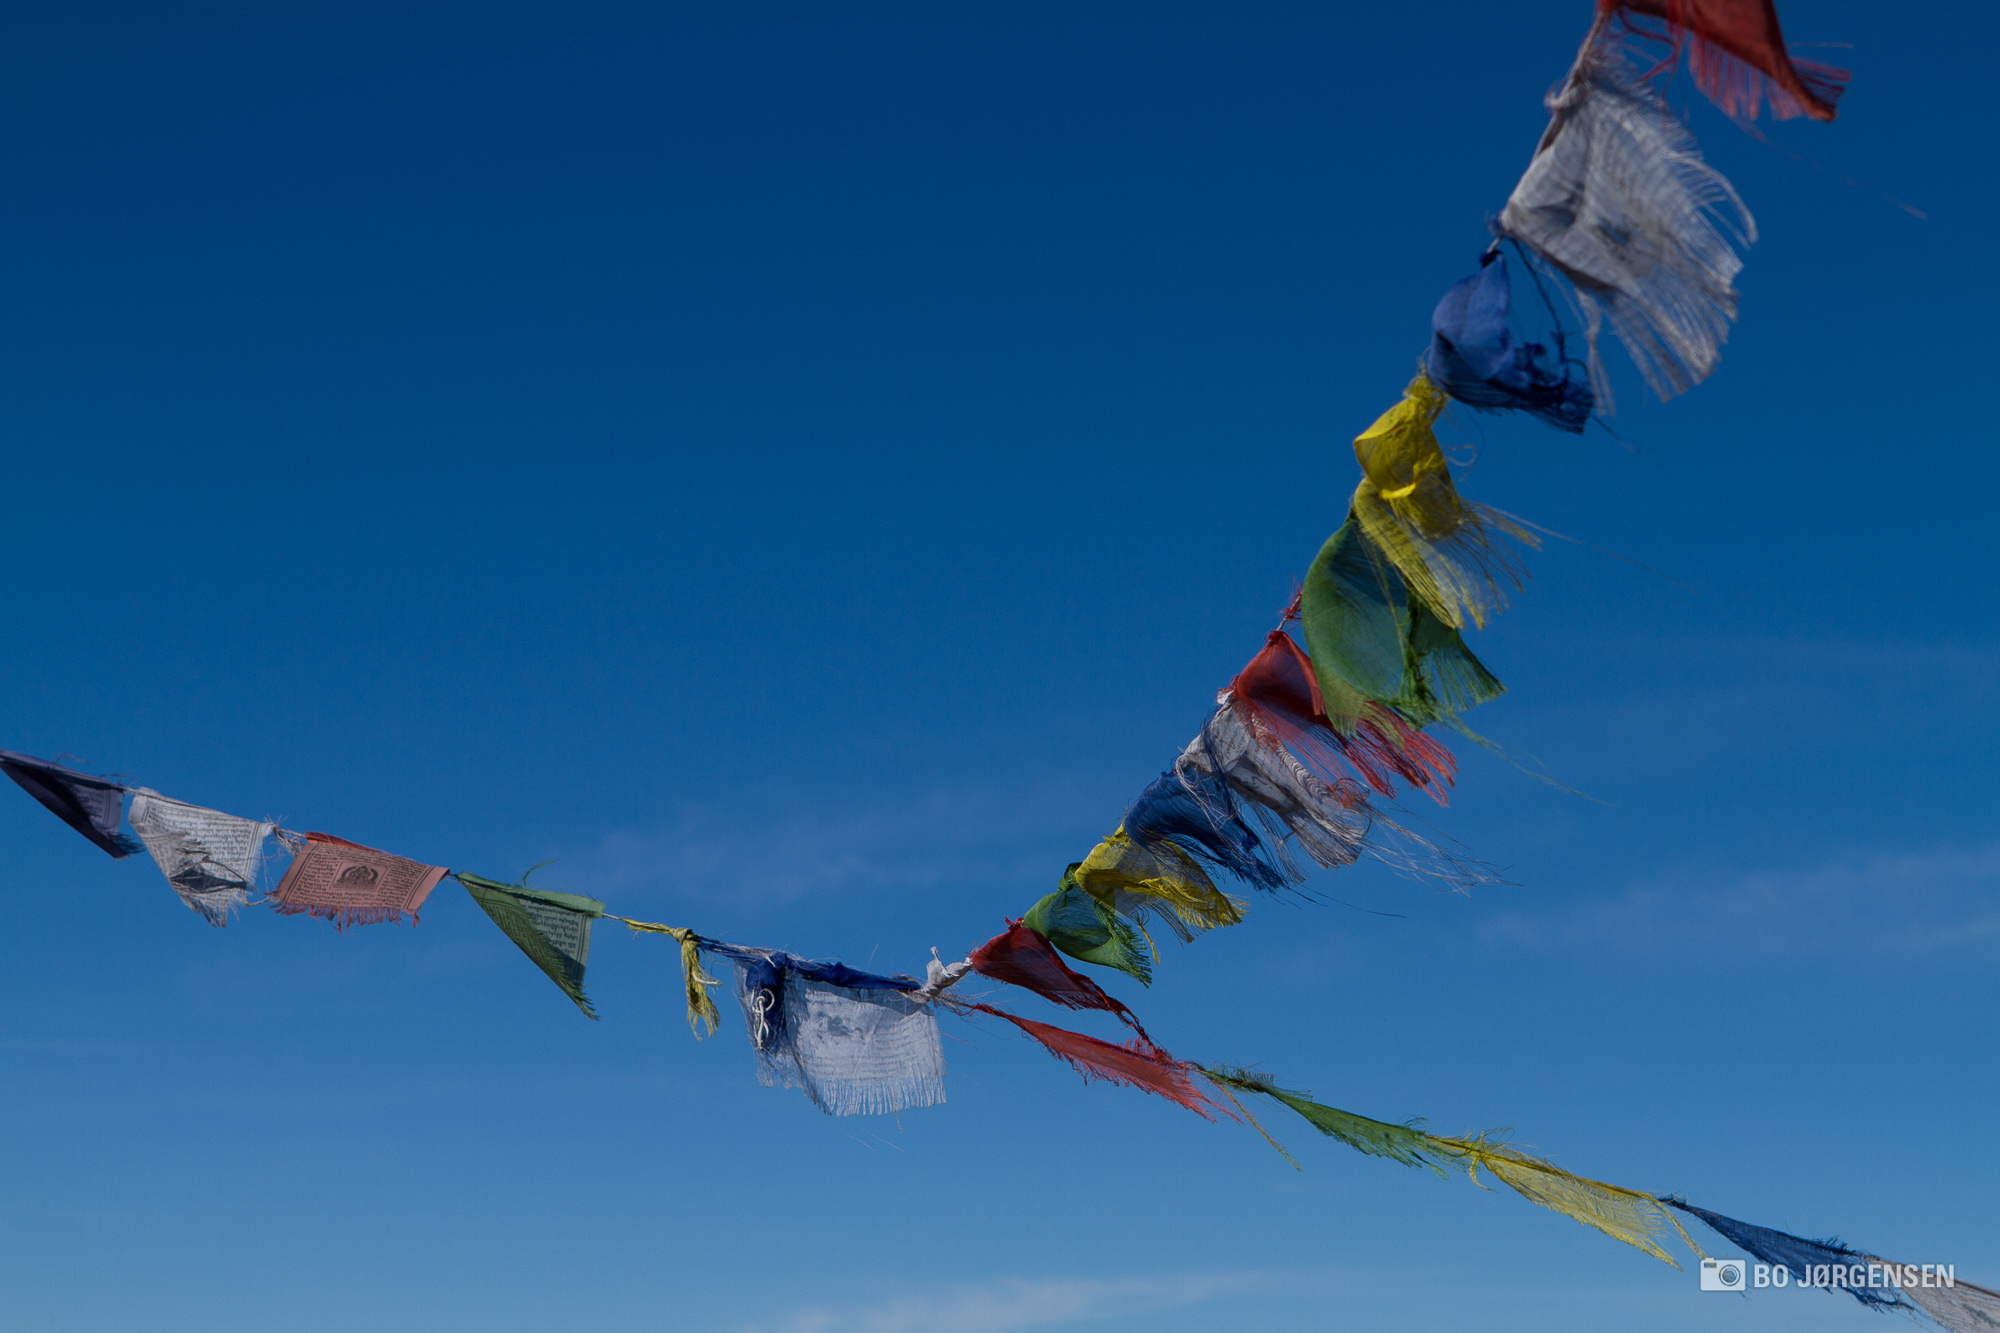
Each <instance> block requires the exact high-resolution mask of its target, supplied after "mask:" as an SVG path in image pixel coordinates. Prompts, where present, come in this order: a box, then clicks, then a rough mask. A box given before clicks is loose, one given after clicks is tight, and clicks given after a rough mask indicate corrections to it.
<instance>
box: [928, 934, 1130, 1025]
mask: <svg viewBox="0 0 2000 1333" xmlns="http://www.w3.org/2000/svg"><path fill="white" fill-rule="evenodd" d="M967 961H968V962H970V963H971V964H972V970H973V971H975V972H977V973H979V975H981V976H983V977H991V978H993V979H994V980H995V981H1004V982H1006V983H1007V984H1008V985H1010V986H1020V987H1022V988H1024V989H1027V990H1031V991H1033V992H1034V993H1035V994H1037V995H1039V996H1041V997H1042V998H1043V999H1045V1000H1047V1001H1049V1002H1050V1003H1051V1004H1059V1005H1061V1006H1062V1007H1063V1008H1065V1009H1102V1010H1104V1011H1105V1012H1106V1013H1112V1014H1116V1015H1118V1017H1120V1018H1122V1019H1124V1020H1125V1022H1126V1023H1128V1024H1130V1025H1131V1027H1132V1030H1133V1031H1134V1032H1137V1033H1138V1034H1139V1035H1140V1036H1142V1037H1143V1036H1145V1035H1146V1030H1145V1029H1144V1028H1142V1027H1140V1026H1139V1020H1138V1019H1137V1018H1135V1017H1133V1015H1132V1011H1131V1010H1130V1009H1127V1008H1126V1007H1125V1005H1124V1003H1123V1002H1122V1001H1120V1000H1118V999H1117V998H1115V997H1114V996H1112V995H1110V994H1108V993H1106V991H1105V989H1104V988H1103V987H1102V986H1100V985H1098V984H1097V983H1096V982H1095V981H1092V980H1091V979H1090V978H1089V977H1086V976H1084V975H1083V974H1082V973H1081V972H1076V971H1072V970H1071V968H1070V966H1069V964H1067V963H1065V962H1063V960H1062V958H1061V956H1060V955H1058V954H1057V953H1056V951H1055V948H1054V947H1053V946H1052V945H1050V943H1049V942H1048V940H1047V939H1046V938H1044V937H1043V936H1042V935H1040V934H1038V933H1036V932H1035V931H1034V930H1031V929H1030V928H1029V927H1028V926H1026V925H1024V924H1023V923H1021V922H1019V921H1009V922H1008V923H1007V929H1006V931H1004V932H1003V933H1001V934H999V935H995V936H994V937H993V938H992V939H990V940H988V941H986V943H984V944H982V945H980V946H979V947H978V948H977V949H974V950H973V951H972V953H971V954H970V955H968V957H967Z"/></svg>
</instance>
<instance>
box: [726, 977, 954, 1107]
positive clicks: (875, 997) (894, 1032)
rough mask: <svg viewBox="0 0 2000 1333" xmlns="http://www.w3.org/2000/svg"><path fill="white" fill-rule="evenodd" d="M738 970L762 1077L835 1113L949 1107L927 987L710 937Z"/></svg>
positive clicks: (906, 979)
mask: <svg viewBox="0 0 2000 1333" xmlns="http://www.w3.org/2000/svg"><path fill="white" fill-rule="evenodd" d="M701 947H702V948H705V949H707V950H709V951H710V952H711V953H716V954H720V955H721V956H722V957H724V958H728V959H729V960H731V961H732V962H734V963H735V964H736V975H737V996H738V999H739V1000H740V1001H741V1002H742V1005H743V1018H744V1022H745V1023H746V1024H747V1025H748V1027H749V1029H750V1042H751V1045H752V1046H754V1047H755V1048H756V1051H757V1077H758V1080H759V1081H760V1082H762V1083H763V1084H764V1086H765V1087H767V1088H768V1087H785V1088H797V1089H799V1090H800V1091H801V1092H803V1093H805V1095H806V1099H807V1100H808V1101H810V1102H811V1103H812V1104H813V1105H814V1106H817V1107H819V1108H820V1110H822V1111H825V1112H826V1113H827V1114H828V1115H879V1114H883V1113H886V1112H890V1111H904V1110H908V1109H910V1108H912V1107H917V1106H935V1105H937V1104H938V1103H940V1102H942V1101H944V1099H945V1092H944V1046H943V1043H942V1042H941V1041H940V1040H939V1037H938V1026H937V1015H936V1014H935V1013H933V1012H932V1010H931V1008H930V1006H929V1005H927V1004H923V1003H921V1002H919V1001H917V1000H915V999H912V998H911V996H910V992H912V991H915V990H917V989H919V983H917V982H916V981H913V980H912V979H910V978H909V977H880V976H875V975H873V974H872V973H868V972H861V971H857V970H855V969H854V968H851V967H847V966H845V965H844V964H841V963H822V962H815V961H812V960H810V959H805V958H797V957H794V956H793V955H791V954H788V953H783V952H780V951H779V950H776V949H758V948H752V947H749V946H746V945H740V944H723V943H721V942H720V941H717V940H709V939H703V940H702V941H701Z"/></svg>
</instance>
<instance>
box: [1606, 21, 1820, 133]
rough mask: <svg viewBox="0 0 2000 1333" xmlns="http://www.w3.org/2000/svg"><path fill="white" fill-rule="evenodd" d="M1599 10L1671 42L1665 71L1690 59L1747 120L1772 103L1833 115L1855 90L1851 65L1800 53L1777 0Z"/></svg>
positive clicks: (1780, 110)
mask: <svg viewBox="0 0 2000 1333" xmlns="http://www.w3.org/2000/svg"><path fill="white" fill-rule="evenodd" d="M1597 9H1598V12H1599V13H1600V14H1604V15H1610V14H1614V13H1615V14H1617V15H1618V16H1619V17H1620V18H1622V19H1623V20H1624V21H1625V23H1626V26H1627V27H1628V28H1629V29H1630V30H1631V32H1632V33H1633V34H1634V35H1635V36H1638V37H1641V38H1648V39H1652V40H1655V41H1661V42H1665V43H1667V44H1668V45H1669V46H1670V47H1671V48H1672V53H1671V54H1670V55H1669V56H1668V57H1667V59H1666V60H1665V61H1664V62H1662V66H1661V67H1662V69H1663V70H1664V69H1670V68H1672V67H1673V65H1674V64H1676V63H1678V62H1679V61H1680V60H1681V59H1683V58H1685V59H1686V61H1687V65H1688V72H1689V73H1690V74H1692V75H1694V81H1695V85H1696V86H1697V87H1699V88H1700V89H1701V90H1702V92H1704V93H1706V94H1707V95H1708V98H1709V100H1710V101H1712V102H1714V103H1715V104H1716V105H1717V106H1719V107H1721V108H1722V110H1723V111H1724V112H1725V113H1726V114H1728V115H1731V116H1735V117H1737V118H1738V119H1739V120H1755V119H1756V118H1757V112H1758V109H1759V107H1760V106H1761V105H1762V104H1763V103H1766V102H1768V103H1769V104H1770V107H1771V115H1772V117H1773V118H1774V119H1777V120H1785V119H1788V118H1790V117H1792V116H1811V117H1812V118H1813V119H1814V120H1832V119H1833V117H1834V103H1836V102H1838V101H1839V100H1840V95H1841V94H1842V93H1843V92H1846V91H1847V81H1848V79H1849V78H1850V77H1851V76H1850V75H1849V74H1848V72H1847V71H1846V70H1844V69H1836V68H1834V67H1833V66H1832V65H1822V64H1820V63H1819V62H1817V61H1813V60H1794V59H1793V58H1792V56H1791V54H1790V53H1789V52H1788V51H1787V50H1786V49H1785V34H1784V32H1783V31H1782V30H1781V29H1780V28H1779V26H1778V7H1777V5H1776V4H1775V3H1773V0H1597ZM1648 19H1650V20H1653V21H1654V22H1655V23H1657V24H1658V26H1657V27H1655V26H1653V24H1652V23H1648V22H1646V21H1645V20H1648Z"/></svg>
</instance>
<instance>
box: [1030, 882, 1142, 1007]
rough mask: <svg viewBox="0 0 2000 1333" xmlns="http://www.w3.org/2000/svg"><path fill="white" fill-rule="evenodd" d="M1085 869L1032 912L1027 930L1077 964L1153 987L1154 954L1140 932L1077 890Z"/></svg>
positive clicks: (1108, 908) (1031, 908)
mask: <svg viewBox="0 0 2000 1333" xmlns="http://www.w3.org/2000/svg"><path fill="white" fill-rule="evenodd" d="M1081 864H1082V862H1080V861H1079V862H1078V863H1077V865H1072V866H1071V867H1070V868H1069V869H1068V870H1066V871H1064V872H1063V877H1062V884H1061V885H1060V886H1059V887H1058V888H1057V889H1056V891H1055V892H1054V893H1051V894H1050V895H1049V896H1048V897H1046V898H1044V899H1042V900H1041V901H1040V902H1038V903H1036V904H1035V905H1034V906H1033V907H1030V908H1029V909H1028V914H1027V915H1026V916H1024V917H1022V918H1021V924H1022V925H1024V926H1026V927H1027V928H1028V929H1029V930H1032V931H1034V932H1035V933H1036V934H1037V935H1040V936H1041V937H1042V938H1043V939H1045V940H1047V941H1048V942H1049V943H1050V944H1053V945H1055V946H1056V948H1058V949H1061V950H1062V951H1063V952H1064V953H1066V954H1068V955H1069V956H1070V957H1072V958H1080V959H1082V960H1083V961H1084V962H1086V963H1096V964H1097V965H1098V966H1100V967H1115V968H1117V969H1118V970H1119V971H1120V972H1123V973H1126V974H1127V975H1128V976H1130V977H1132V978H1133V979H1134V980H1136V981H1137V982H1138V983H1139V984H1140V985H1141V986H1150V985H1152V984H1153V959H1152V951H1151V950H1150V949H1148V948H1147V947H1146V946H1145V945H1144V944H1142V943H1141V942H1140V941H1141V939H1142V937H1141V936H1140V934H1139V932H1138V931H1136V930H1134V929H1132V927H1131V926H1130V925H1128V924H1127V923H1126V922H1125V921H1124V920H1123V919H1121V918H1120V917H1119V916H1118V914H1117V913H1116V912H1115V911H1113V910H1112V909H1111V908H1110V907H1108V906H1106V905H1105V904H1104V903H1101V902H1099V901H1098V900H1097V899H1096V898H1094V897H1093V896H1091V895H1090V894H1089V893H1086V892H1085V891H1084V890H1083V889H1082V888H1081V887H1080V886H1079V885H1078V884H1077V882H1076V871H1077V866H1078V865H1081Z"/></svg>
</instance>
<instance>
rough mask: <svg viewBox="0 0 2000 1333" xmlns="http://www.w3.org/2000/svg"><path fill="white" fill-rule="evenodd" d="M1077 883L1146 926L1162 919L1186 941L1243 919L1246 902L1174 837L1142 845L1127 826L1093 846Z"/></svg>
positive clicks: (1142, 925) (1084, 859)
mask: <svg viewBox="0 0 2000 1333" xmlns="http://www.w3.org/2000/svg"><path fill="white" fill-rule="evenodd" d="M1076 882H1077V887H1079V888H1081V889H1082V890H1083V891H1084V892H1085V893H1087V894H1089V895H1090V896H1091V897H1093V898H1095V899H1097V901H1098V902H1100V903H1103V904H1105V905H1107V906H1109V907H1110V908H1111V909H1112V910H1113V911H1115V912H1117V913H1118V914H1119V915H1120V916H1123V917H1125V918H1126V919H1128V920H1130V921H1131V922H1132V923H1133V924H1135V925H1137V926H1138V927H1139V929H1140V930H1141V931H1145V930H1146V929H1147V927H1148V926H1149V925H1150V924H1153V923H1156V922H1157V923H1160V924H1163V925H1165V926H1166V928H1167V929H1169V930H1171V931H1173V933H1174V934H1175V935H1177V936H1179V937H1180V939H1181V941H1182V942H1183V943H1186V942H1188V941H1190V940H1192V939H1194V937H1195V936H1196V935H1198V934H1200V933H1201V932H1203V931H1207V930H1213V929H1215V928H1216V927H1217V926H1233V925H1236V924H1237V923H1238V922H1240V921H1242V920H1243V904H1242V903H1241V902H1240V901H1238V900H1237V899H1235V898H1232V897H1230V896H1229V895H1228V894H1226V893H1224V892H1222V891H1221V890H1220V889H1218V888H1216V887H1215V882H1214V881H1213V880H1211V879H1210V878H1209V877H1208V872H1207V871H1205V870H1203V869H1202V868H1201V864H1200V863H1199V862H1198V861H1196V860H1195V859H1194V858H1193V857H1192V856H1189V855H1188V854H1187V853H1186V852H1185V851H1182V850H1181V849H1180V848H1179V847H1177V846H1175V845H1174V844H1173V843H1171V842H1165V841H1161V842H1156V843H1154V844H1153V845H1151V846H1141V845H1140V844H1138V843H1136V842H1134V841H1132V839H1131V838H1129V837H1127V836H1126V834H1125V830H1124V829H1123V828H1122V827H1120V828H1119V829H1117V830H1116V831H1114V832H1113V833H1112V835H1111V836H1110V837H1108V838H1106V839H1105V840H1104V841H1103V842H1100V843H1098V844H1097V846H1095V847H1093V848H1091V849H1090V855H1088V856H1086V857H1084V858H1083V861H1082V863H1081V864H1080V865H1078V866H1077V868H1076ZM1147 938H1148V939H1149V940H1150V939H1151V938H1152V936H1151V934H1150V933H1149V934H1148V935H1147Z"/></svg>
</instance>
